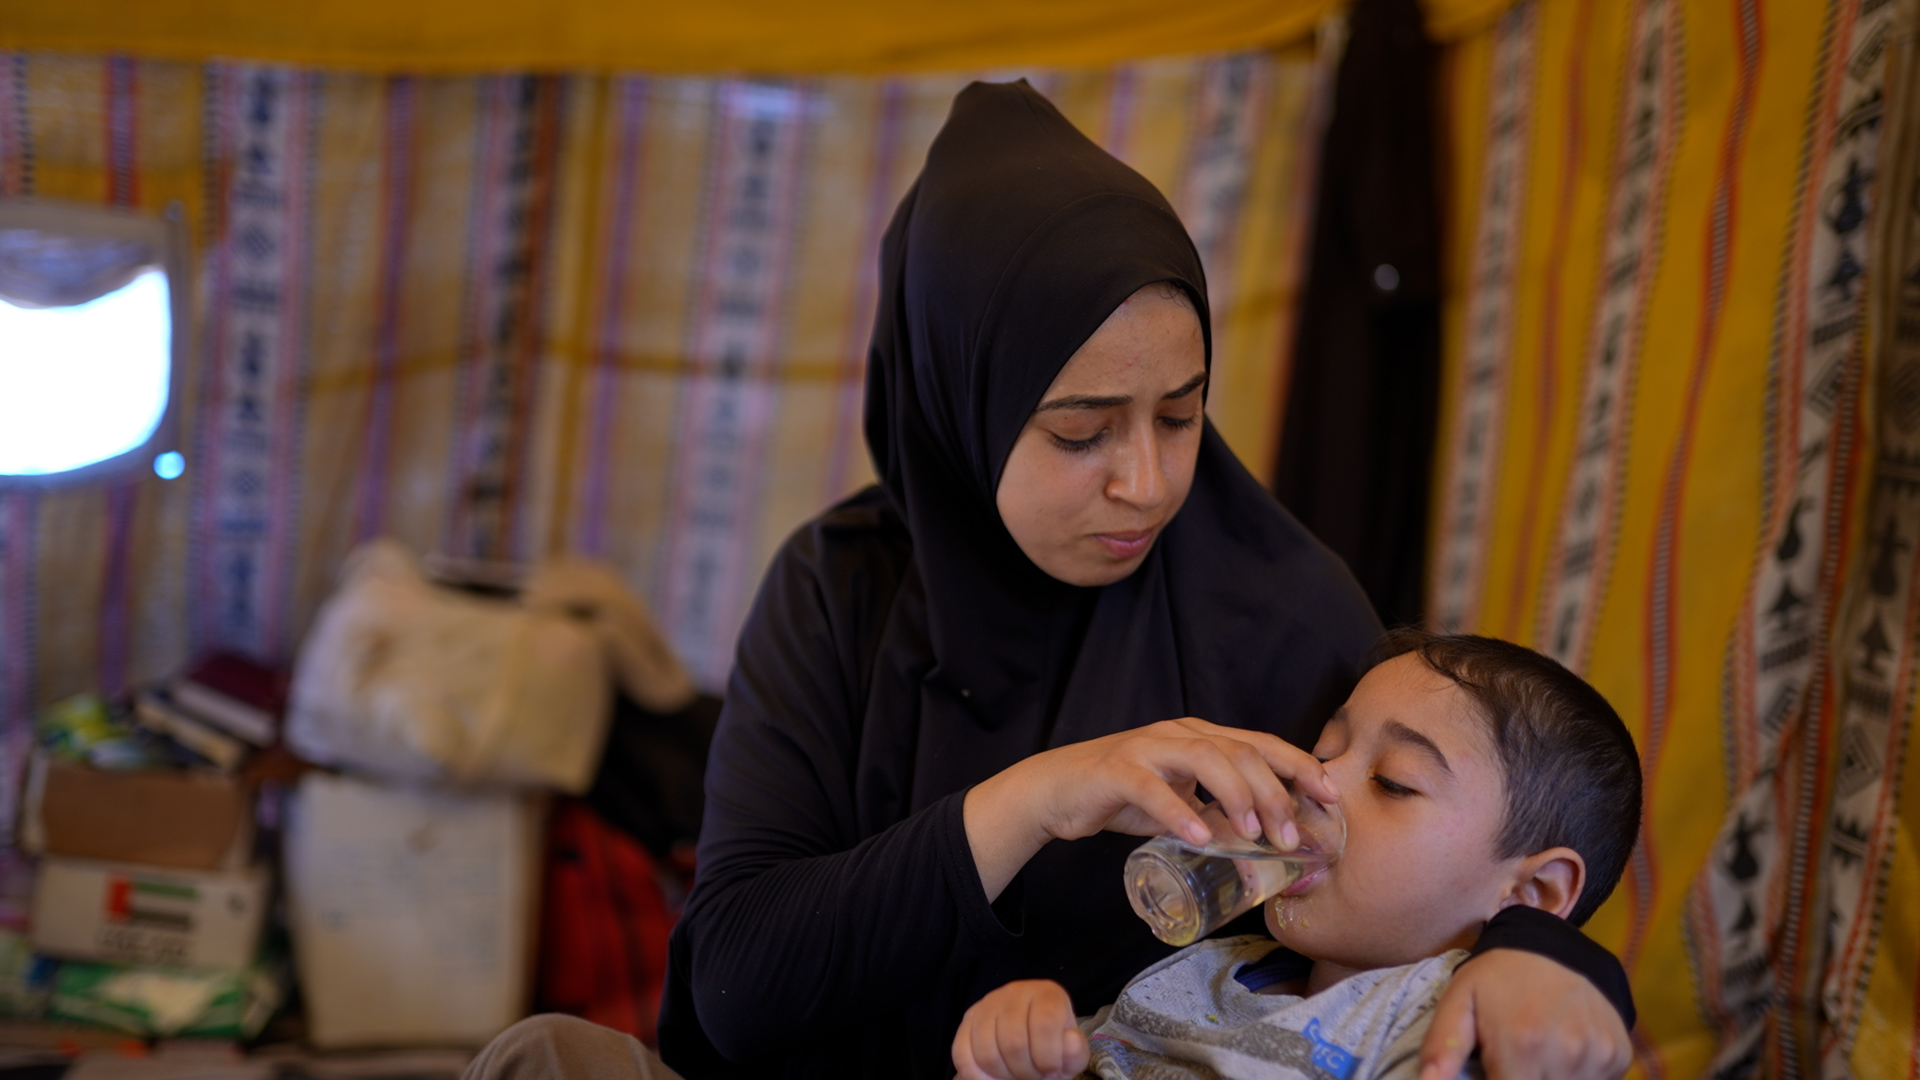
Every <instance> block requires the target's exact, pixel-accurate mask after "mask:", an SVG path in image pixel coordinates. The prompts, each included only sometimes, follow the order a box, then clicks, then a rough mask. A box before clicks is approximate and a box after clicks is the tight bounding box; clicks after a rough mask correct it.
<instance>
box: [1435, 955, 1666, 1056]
mask: <svg viewBox="0 0 1920 1080" xmlns="http://www.w3.org/2000/svg"><path fill="white" fill-rule="evenodd" d="M1476 1043H1477V1044H1478V1045H1479V1047H1480V1059H1481V1064H1482V1065H1483V1066H1484V1067H1485V1070H1486V1075H1487V1077H1488V1080H1545V1078H1548V1077H1552V1078H1556V1080H1557V1078H1561V1077H1566V1078H1569V1080H1618V1077H1620V1076H1621V1075H1622V1074H1624V1073H1625V1072H1626V1071H1627V1066H1628V1065H1630V1064H1632V1061H1633V1044H1632V1041H1631V1039H1630V1038H1629V1036H1628V1034H1627V1028H1626V1025H1625V1024H1624V1023H1622V1022H1621V1020H1620V1014H1619V1013H1618V1012H1616V1011H1614V1008H1613V1006H1612V1005H1611V1004H1609V1003H1608V1002H1607V999H1606V998H1605V997H1604V996H1602V995H1601V993H1600V991H1599V990H1597V989H1595V988H1594V986H1593V984H1592V983H1590V982H1588V981H1587V980H1586V979H1585V978H1583V977H1582V976H1580V975H1579V974H1578V973H1576V972H1574V971H1573V970H1571V969H1569V968H1566V967H1562V966H1561V965H1559V964H1557V963H1555V962H1554V961H1552V960H1549V959H1547V958H1546V957H1544V956H1538V955H1535V954H1533V953H1527V952H1519V951H1517V950H1513V949H1492V950H1489V951H1488V952H1486V953H1485V954H1483V955H1481V956H1477V957H1475V958H1474V960H1473V963H1471V964H1464V965H1462V966H1461V967H1460V969H1459V970H1458V971H1456V972H1455V973H1454V978H1453V981H1452V982H1451V983H1449V984H1448V986H1447V989H1446V991H1445V993H1443V994H1442V995H1441V998H1440V1002H1439V1004H1438V1006H1436V1008H1435V1009H1434V1018H1433V1024H1432V1026H1431V1027H1430V1028H1429V1029H1428V1032H1427V1039H1426V1043H1425V1044H1424V1045H1423V1046H1422V1047H1421V1051H1420V1063H1421V1068H1420V1080H1451V1078H1452V1077H1455V1076H1457V1075H1459V1071H1460V1067H1461V1065H1462V1064H1463V1063H1464V1062H1465V1060H1466V1056H1467V1054H1469V1053H1471V1052H1472V1050H1473V1048H1474V1046H1475V1044H1476Z"/></svg>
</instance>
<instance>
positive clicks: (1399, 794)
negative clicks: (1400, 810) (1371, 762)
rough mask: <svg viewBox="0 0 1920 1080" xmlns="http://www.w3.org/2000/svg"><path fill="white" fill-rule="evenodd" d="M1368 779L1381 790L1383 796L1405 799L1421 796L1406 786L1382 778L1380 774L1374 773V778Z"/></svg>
mask: <svg viewBox="0 0 1920 1080" xmlns="http://www.w3.org/2000/svg"><path fill="white" fill-rule="evenodd" d="M1367 779H1369V780H1372V781H1373V783H1374V786H1375V787H1378V788H1379V789H1380V793H1381V794H1383V795H1386V796H1387V797H1389V798H1394V799H1404V798H1406V797H1407V796H1409V795H1418V794H1419V792H1417V791H1415V790H1413V789H1412V788H1410V787H1408V786H1406V785H1405V784H1396V783H1394V782H1393V781H1392V780H1389V779H1387V778H1386V777H1384V776H1381V775H1380V774H1379V773H1374V774H1373V775H1372V776H1369V777H1367Z"/></svg>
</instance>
